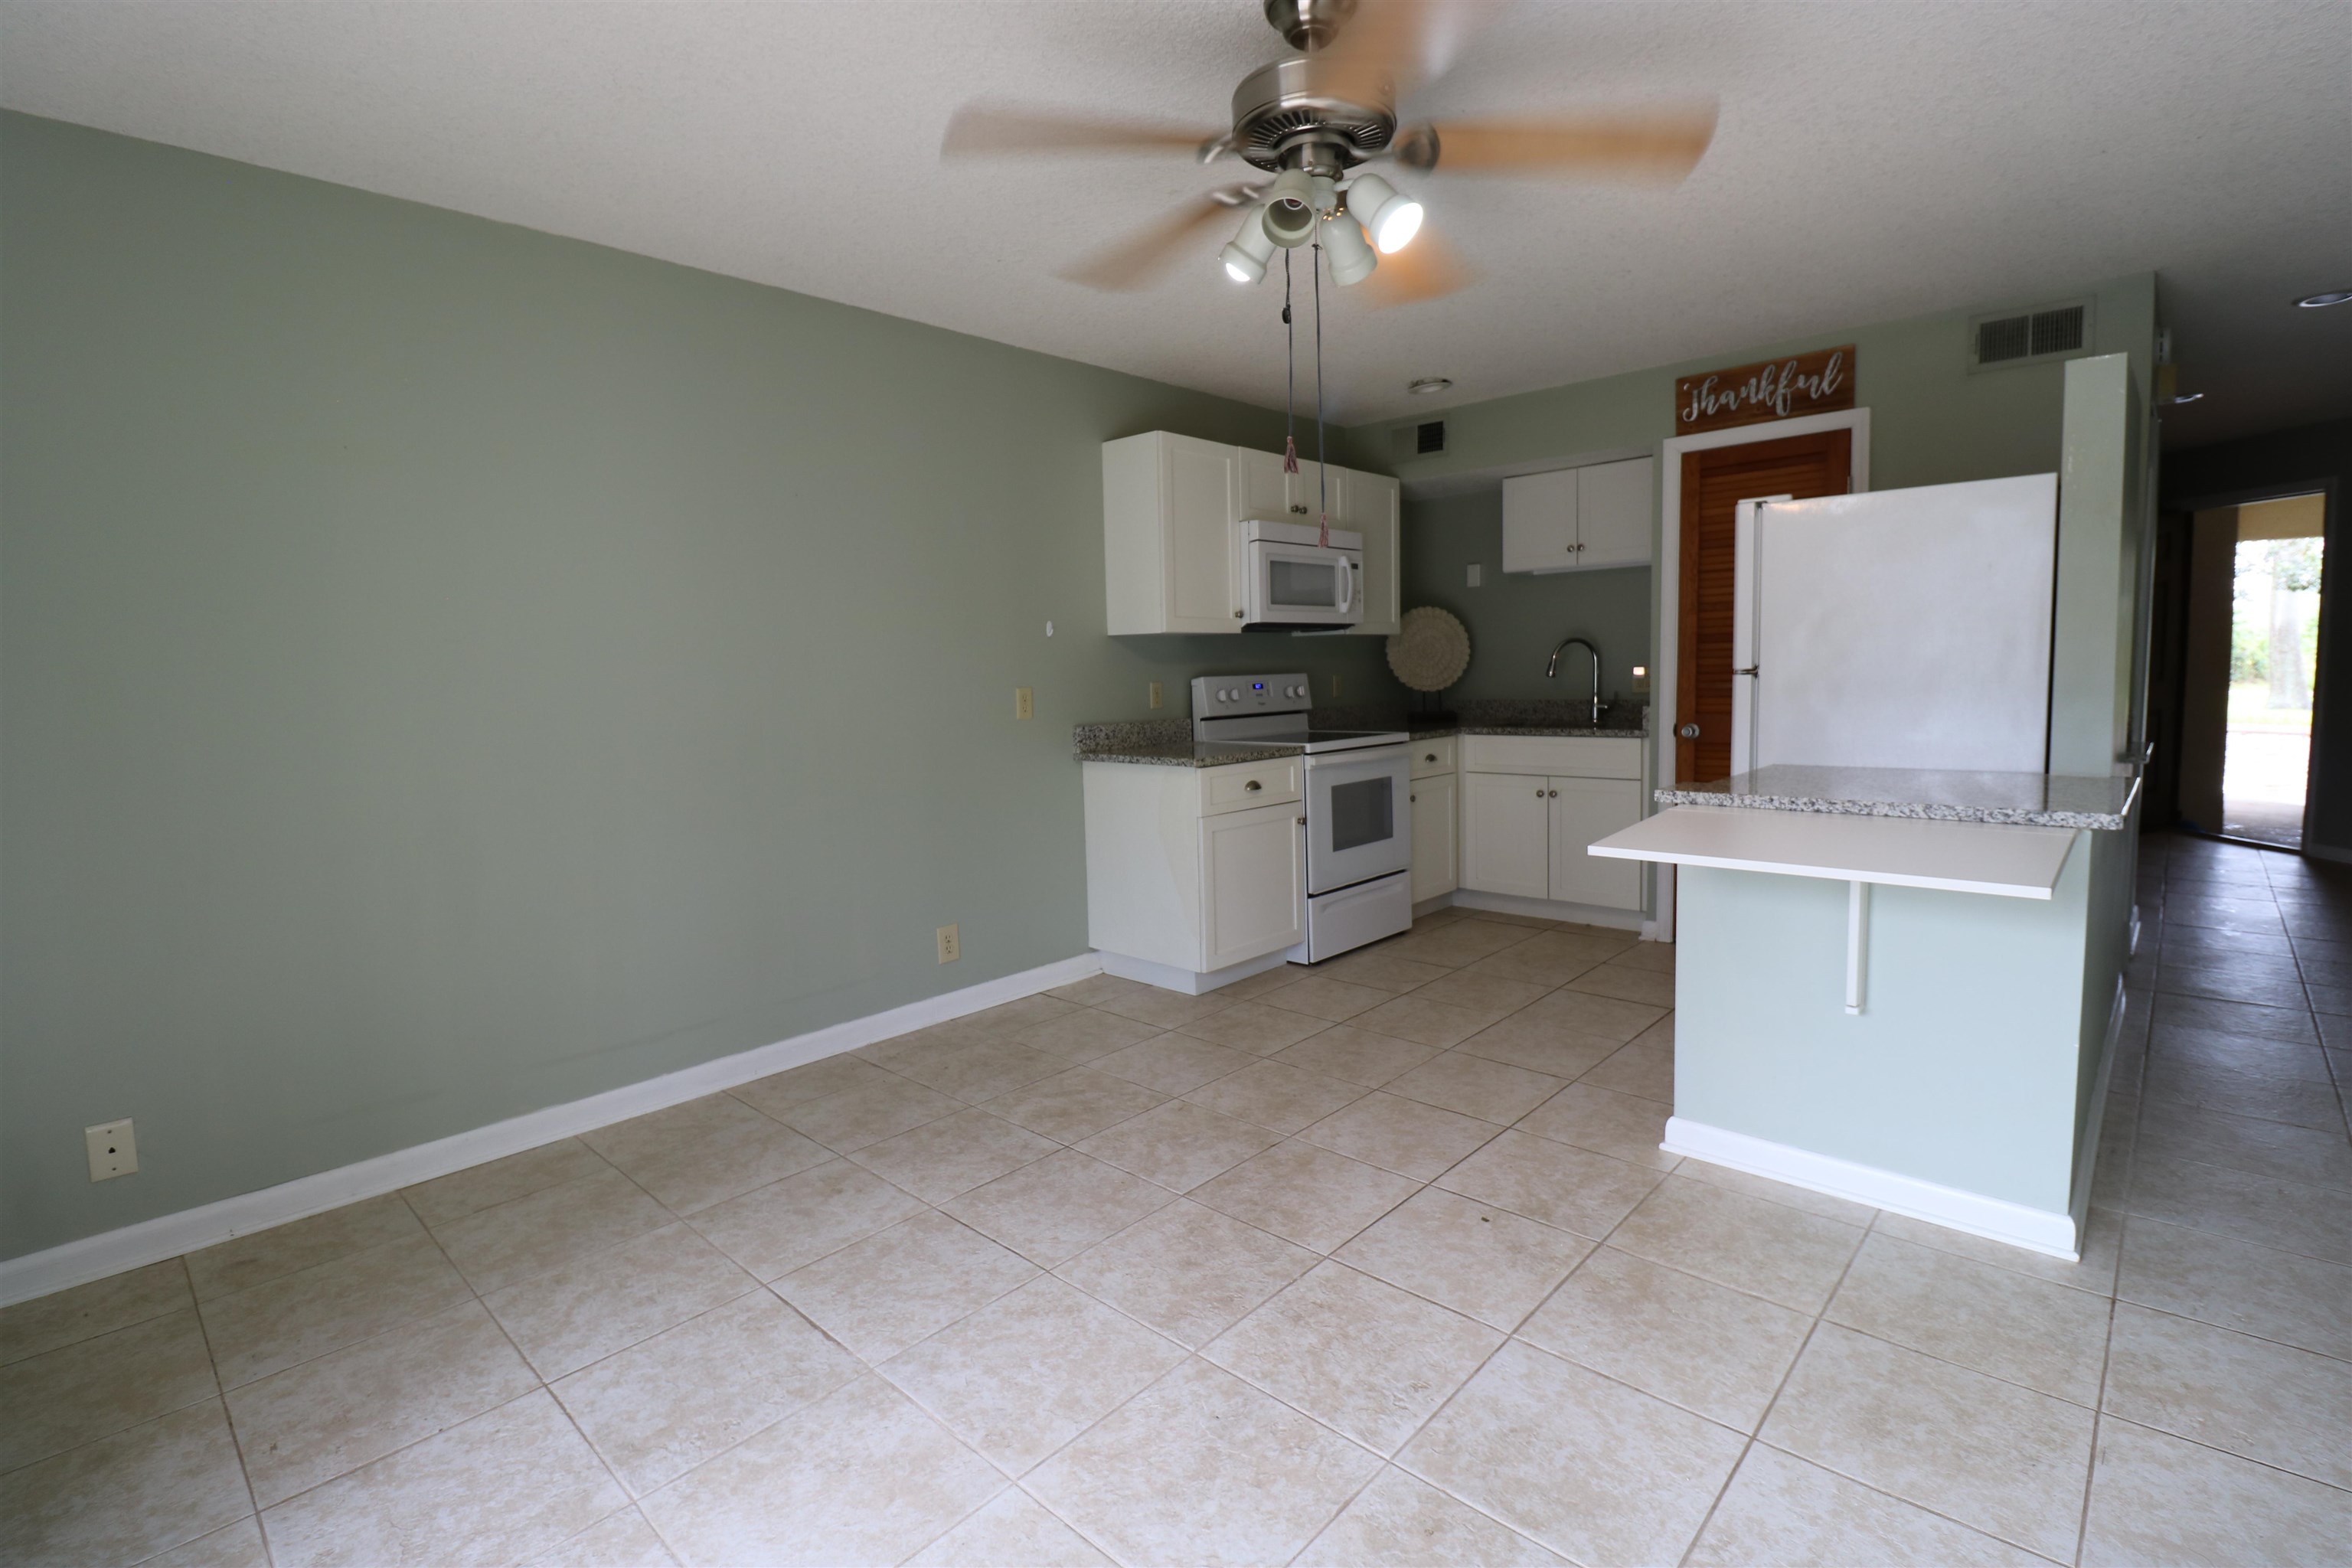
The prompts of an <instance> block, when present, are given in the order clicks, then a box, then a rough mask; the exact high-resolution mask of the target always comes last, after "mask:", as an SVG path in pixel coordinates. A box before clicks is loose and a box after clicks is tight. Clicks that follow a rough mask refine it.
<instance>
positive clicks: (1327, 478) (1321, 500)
mask: <svg viewBox="0 0 2352 1568" xmlns="http://www.w3.org/2000/svg"><path fill="white" fill-rule="evenodd" d="M1314 268H1315V510H1316V511H1317V513H1318V529H1317V532H1316V535H1315V542H1316V545H1317V546H1318V548H1320V549H1324V550H1328V549H1330V548H1331V498H1330V488H1331V470H1330V469H1329V468H1328V467H1327V466H1326V465H1325V463H1324V461H1323V243H1322V241H1320V240H1318V241H1316V243H1315V259H1314Z"/></svg>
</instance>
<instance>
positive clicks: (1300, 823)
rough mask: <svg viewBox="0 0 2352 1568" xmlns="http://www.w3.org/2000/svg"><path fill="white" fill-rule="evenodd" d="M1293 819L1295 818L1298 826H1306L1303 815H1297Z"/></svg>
mask: <svg viewBox="0 0 2352 1568" xmlns="http://www.w3.org/2000/svg"><path fill="white" fill-rule="evenodd" d="M1294 820H1296V821H1297V824H1298V826H1301V827H1304V826H1307V819H1306V818H1305V817H1303V816H1301V817H1297V818H1295V819H1294Z"/></svg>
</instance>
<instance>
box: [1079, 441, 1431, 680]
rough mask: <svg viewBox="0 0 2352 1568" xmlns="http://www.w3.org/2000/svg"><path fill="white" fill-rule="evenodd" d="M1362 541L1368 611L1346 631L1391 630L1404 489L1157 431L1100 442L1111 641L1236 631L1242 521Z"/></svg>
mask: <svg viewBox="0 0 2352 1568" xmlns="http://www.w3.org/2000/svg"><path fill="white" fill-rule="evenodd" d="M1318 503H1320V505H1321V506H1328V508H1329V509H1330V515H1331V526H1332V527H1334V528H1344V529H1349V530H1352V531H1356V532H1359V533H1361V534H1362V535H1363V536H1364V584H1363V585H1364V613H1363V616H1362V617H1361V619H1360V621H1359V622H1358V624H1357V625H1355V626H1351V627H1349V628H1348V629H1349V631H1350V632H1353V633H1359V634H1362V635H1366V636H1371V637H1387V636H1389V635H1390V634H1391V633H1392V632H1394V631H1395V630H1396V629H1397V627H1398V626H1399V624H1400V621H1401V617H1402V612H1403V605H1402V589H1403V575H1404V562H1403V557H1402V526H1401V517H1402V500H1401V491H1400V488H1399V486H1398V484H1397V481H1396V480H1394V479H1390V478H1388V477H1386V476H1385V475H1381V474H1365V473H1359V472H1356V471H1355V470H1353V469H1350V468H1341V467H1339V465H1338V464H1337V463H1334V464H1332V465H1330V467H1329V468H1328V470H1326V469H1325V468H1322V467H1321V466H1319V465H1318V464H1316V463H1314V462H1312V461H1309V460H1307V459H1305V458H1301V459H1300V460H1299V464H1298V472H1297V473H1295V474H1287V473H1285V472H1283V468H1282V454H1281V453H1279V452H1259V451H1253V450H1251V449H1250V448H1248V447H1227V446H1222V445H1219V444H1218V443H1216V442H1213V441H1202V440H1196V439H1194V438H1193V437H1190V436H1177V435H1171V434H1170V433H1169V432H1167V431H1164V430H1155V431H1152V432H1151V433H1150V434H1149V435H1143V436H1129V437H1127V438H1126V439H1125V440H1122V441H1106V442H1105V443H1103V574H1104V579H1105V582H1104V587H1105V603H1106V605H1107V607H1108V626H1109V630H1110V632H1111V635H1113V636H1114V637H1121V636H1132V635H1135V634H1138V633H1150V632H1238V631H1240V630H1241V626H1242V621H1241V616H1240V614H1239V612H1240V611H1241V610H1242V608H1243V602H1242V594H1243V581H1242V579H1243V572H1244V567H1243V563H1242V562H1241V561H1240V559H1239V558H1238V550H1239V537H1240V536H1239V531H1238V530H1237V529H1236V528H1235V526H1234V525H1235V524H1236V523H1239V522H1241V521H1265V522H1281V521H1290V522H1303V523H1311V522H1313V521H1315V518H1316V515H1317V513H1318V510H1319V507H1318Z"/></svg>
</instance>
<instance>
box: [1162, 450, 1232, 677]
mask: <svg viewBox="0 0 2352 1568" xmlns="http://www.w3.org/2000/svg"><path fill="white" fill-rule="evenodd" d="M1235 456H1236V454H1235V452H1234V448H1233V447H1221V446H1218V445H1217V444H1216V443H1214V442H1212V441H1196V440H1194V439H1192V437H1188V436H1171V437H1168V446H1167V449H1166V454H1165V456H1164V457H1163V458H1162V459H1161V461H1162V463H1163V465H1164V466H1163V468H1162V469H1161V479H1160V483H1161V489H1160V495H1161V498H1162V501H1161V504H1162V505H1163V507H1164V508H1165V509H1166V520H1167V542H1166V549H1167V552H1168V553H1167V557H1166V567H1165V570H1166V573H1167V579H1166V580H1167V584H1168V629H1169V630H1170V631H1171V632H1231V631H1234V630H1237V629H1238V628H1239V626H1240V625H1241V623H1240V622H1239V621H1238V620H1236V619H1234V610H1235V609H1237V608H1239V607H1240V606H1239V605H1238V604H1237V603H1236V601H1235V600H1234V590H1235V589H1236V588H1237V587H1238V586H1239V584H1236V583H1235V582H1234V574H1233V551H1232V536H1233V527H1232V523H1233V519H1234V489H1235V486H1236V483H1237V476H1236V474H1235V473H1234V460H1235Z"/></svg>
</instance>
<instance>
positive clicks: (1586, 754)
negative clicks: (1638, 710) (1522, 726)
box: [1462, 735, 1642, 779]
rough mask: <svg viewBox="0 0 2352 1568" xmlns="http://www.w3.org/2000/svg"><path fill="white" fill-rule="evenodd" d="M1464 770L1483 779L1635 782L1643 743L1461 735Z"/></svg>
mask: <svg viewBox="0 0 2352 1568" xmlns="http://www.w3.org/2000/svg"><path fill="white" fill-rule="evenodd" d="M1462 744H1463V752H1462V757H1463V763H1462V765H1463V766H1464V768H1465V769H1467V770H1468V771H1470V772H1473V773H1558V774H1560V775H1563V776H1565V777H1569V778H1586V779H1638V778H1640V777H1641V776H1642V742H1639V741H1624V740H1612V739H1603V738H1601V737H1599V736H1591V735H1559V736H1554V735H1465V736H1463V737H1462Z"/></svg>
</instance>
